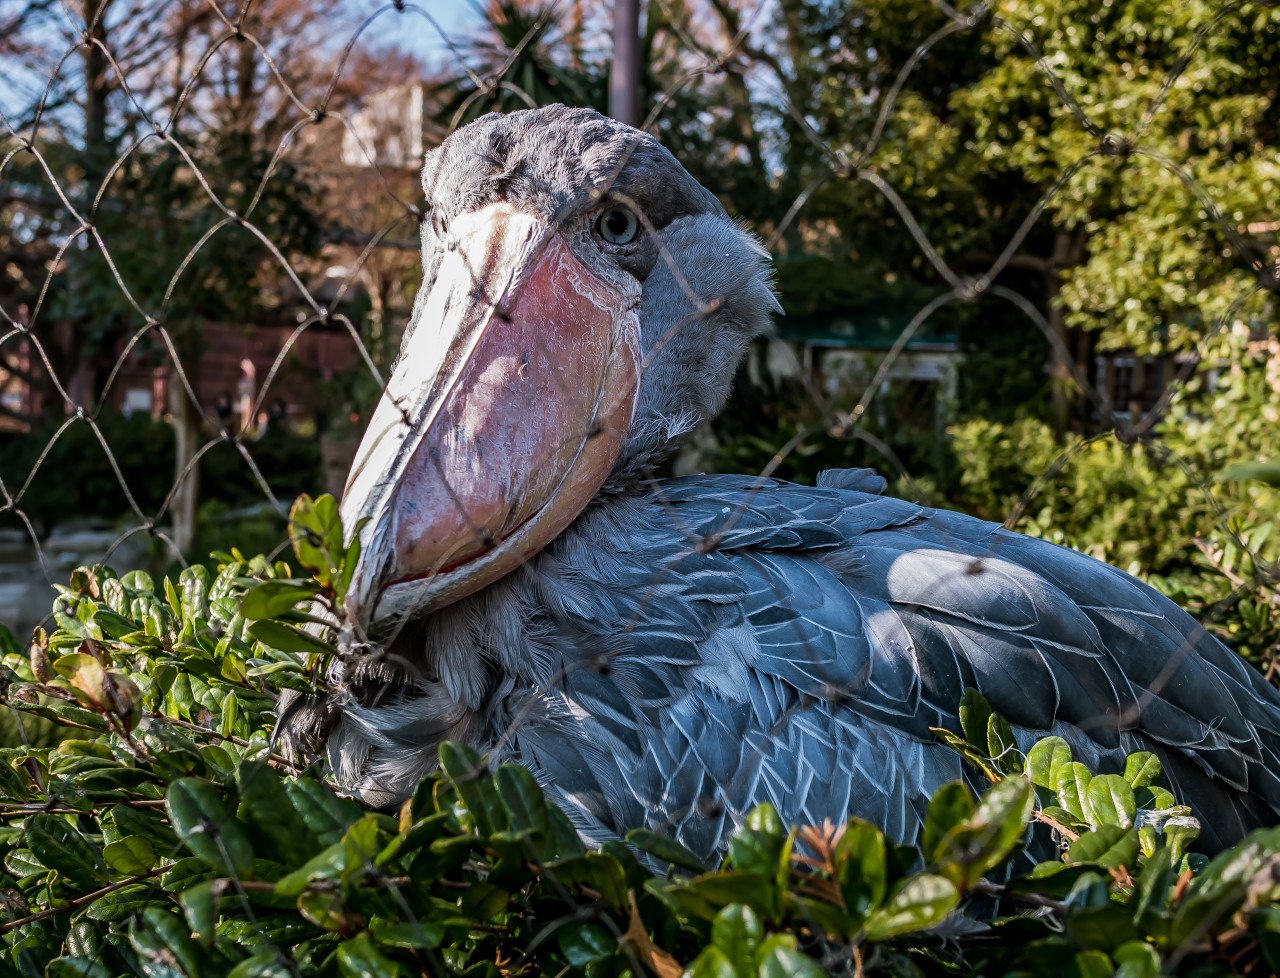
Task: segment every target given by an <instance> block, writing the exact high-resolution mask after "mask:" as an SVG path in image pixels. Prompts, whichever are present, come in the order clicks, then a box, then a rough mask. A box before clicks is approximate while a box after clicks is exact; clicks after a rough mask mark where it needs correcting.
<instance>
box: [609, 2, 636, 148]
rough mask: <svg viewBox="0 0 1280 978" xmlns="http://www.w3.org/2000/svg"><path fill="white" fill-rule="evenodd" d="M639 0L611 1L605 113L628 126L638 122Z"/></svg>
mask: <svg viewBox="0 0 1280 978" xmlns="http://www.w3.org/2000/svg"><path fill="white" fill-rule="evenodd" d="M639 90H640V0H613V64H612V65H611V66H610V68H609V114H610V115H611V116H613V117H614V118H615V119H617V120H618V121H619V122H624V123H626V124H627V125H628V126H634V125H638V124H639V122H640V105H639V102H640V98H639V95H640V91H639Z"/></svg>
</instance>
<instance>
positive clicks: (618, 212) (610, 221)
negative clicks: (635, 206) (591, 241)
mask: <svg viewBox="0 0 1280 978" xmlns="http://www.w3.org/2000/svg"><path fill="white" fill-rule="evenodd" d="M596 233H597V234H598V235H600V237H602V238H603V239H604V240H605V241H607V242H608V243H609V244H612V245H626V244H631V242H632V241H635V239H636V238H638V237H639V236H640V219H639V218H637V217H636V216H635V214H633V213H632V212H631V211H629V210H628V209H627V208H625V207H610V208H609V209H608V210H607V211H604V212H603V213H602V214H601V215H600V216H599V217H598V218H596Z"/></svg>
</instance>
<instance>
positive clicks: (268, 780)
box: [236, 761, 318, 866]
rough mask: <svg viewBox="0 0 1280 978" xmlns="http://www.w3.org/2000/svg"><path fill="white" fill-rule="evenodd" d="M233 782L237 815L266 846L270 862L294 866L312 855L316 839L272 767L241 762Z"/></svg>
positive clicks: (264, 764)
mask: <svg viewBox="0 0 1280 978" xmlns="http://www.w3.org/2000/svg"><path fill="white" fill-rule="evenodd" d="M236 782H237V784H238V786H239V788H240V804H239V806H238V807H237V809H236V814H237V815H238V816H239V817H240V818H241V819H242V820H243V821H244V822H245V823H246V824H248V825H250V826H252V828H253V829H254V830H255V831H256V832H257V833H258V834H259V835H260V836H261V837H262V838H264V839H265V840H266V841H267V842H268V843H269V848H268V849H267V851H268V852H270V853H271V858H272V859H274V860H275V861H276V862H278V863H284V864H285V865H287V866H297V865H300V864H301V863H303V862H305V861H306V860H308V859H310V858H311V856H313V855H315V853H316V851H317V850H318V847H317V846H316V844H315V839H314V837H313V836H312V835H311V833H310V832H308V830H307V825H306V823H305V822H304V821H303V819H302V816H301V815H299V814H298V812H297V810H296V809H295V808H294V807H293V803H292V801H291V800H290V798H289V795H288V793H286V791H285V789H284V784H283V782H282V779H281V777H280V775H279V774H278V773H277V772H276V771H275V770H274V769H273V768H271V767H270V766H269V765H268V764H266V763H264V762H263V761H243V762H241V764H240V767H239V769H238V770H237V771H236Z"/></svg>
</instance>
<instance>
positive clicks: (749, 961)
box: [711, 904, 764, 975]
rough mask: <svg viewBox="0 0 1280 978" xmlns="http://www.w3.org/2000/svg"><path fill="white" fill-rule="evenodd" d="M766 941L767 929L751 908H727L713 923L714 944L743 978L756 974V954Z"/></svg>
mask: <svg viewBox="0 0 1280 978" xmlns="http://www.w3.org/2000/svg"><path fill="white" fill-rule="evenodd" d="M763 938H764V925H763V924H762V923H761V922H760V918H759V917H758V916H756V913H755V911H754V910H752V909H751V908H750V907H745V906H742V905H739V904H735V905H731V906H728V907H725V908H724V909H723V910H721V911H720V912H719V913H718V914H716V919H715V920H713V921H712V922H711V943H712V944H713V945H715V946H716V947H718V948H719V949H720V950H721V951H723V952H724V956H725V957H726V958H727V959H728V960H729V962H730V963H731V964H732V966H733V969H734V970H735V971H736V972H737V973H738V974H740V975H750V974H752V973H753V972H754V971H755V961H756V952H757V950H759V947H760V941H761V940H763Z"/></svg>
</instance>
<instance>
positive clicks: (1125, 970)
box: [1111, 941, 1161, 978]
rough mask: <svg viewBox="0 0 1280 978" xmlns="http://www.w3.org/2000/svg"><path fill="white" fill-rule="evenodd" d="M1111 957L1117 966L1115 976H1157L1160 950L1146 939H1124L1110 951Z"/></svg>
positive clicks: (1156, 977) (1155, 977) (1126, 977)
mask: <svg viewBox="0 0 1280 978" xmlns="http://www.w3.org/2000/svg"><path fill="white" fill-rule="evenodd" d="M1111 959H1112V960H1113V961H1115V963H1116V964H1117V965H1118V966H1119V967H1118V968H1117V969H1116V978H1158V976H1159V974H1160V968H1161V963H1160V952H1158V951H1157V950H1156V949H1155V948H1154V947H1152V946H1151V945H1150V944H1148V943H1147V942H1146V941H1126V942H1125V943H1124V944H1121V945H1120V946H1119V947H1117V948H1116V949H1115V950H1114V951H1112V952H1111Z"/></svg>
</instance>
